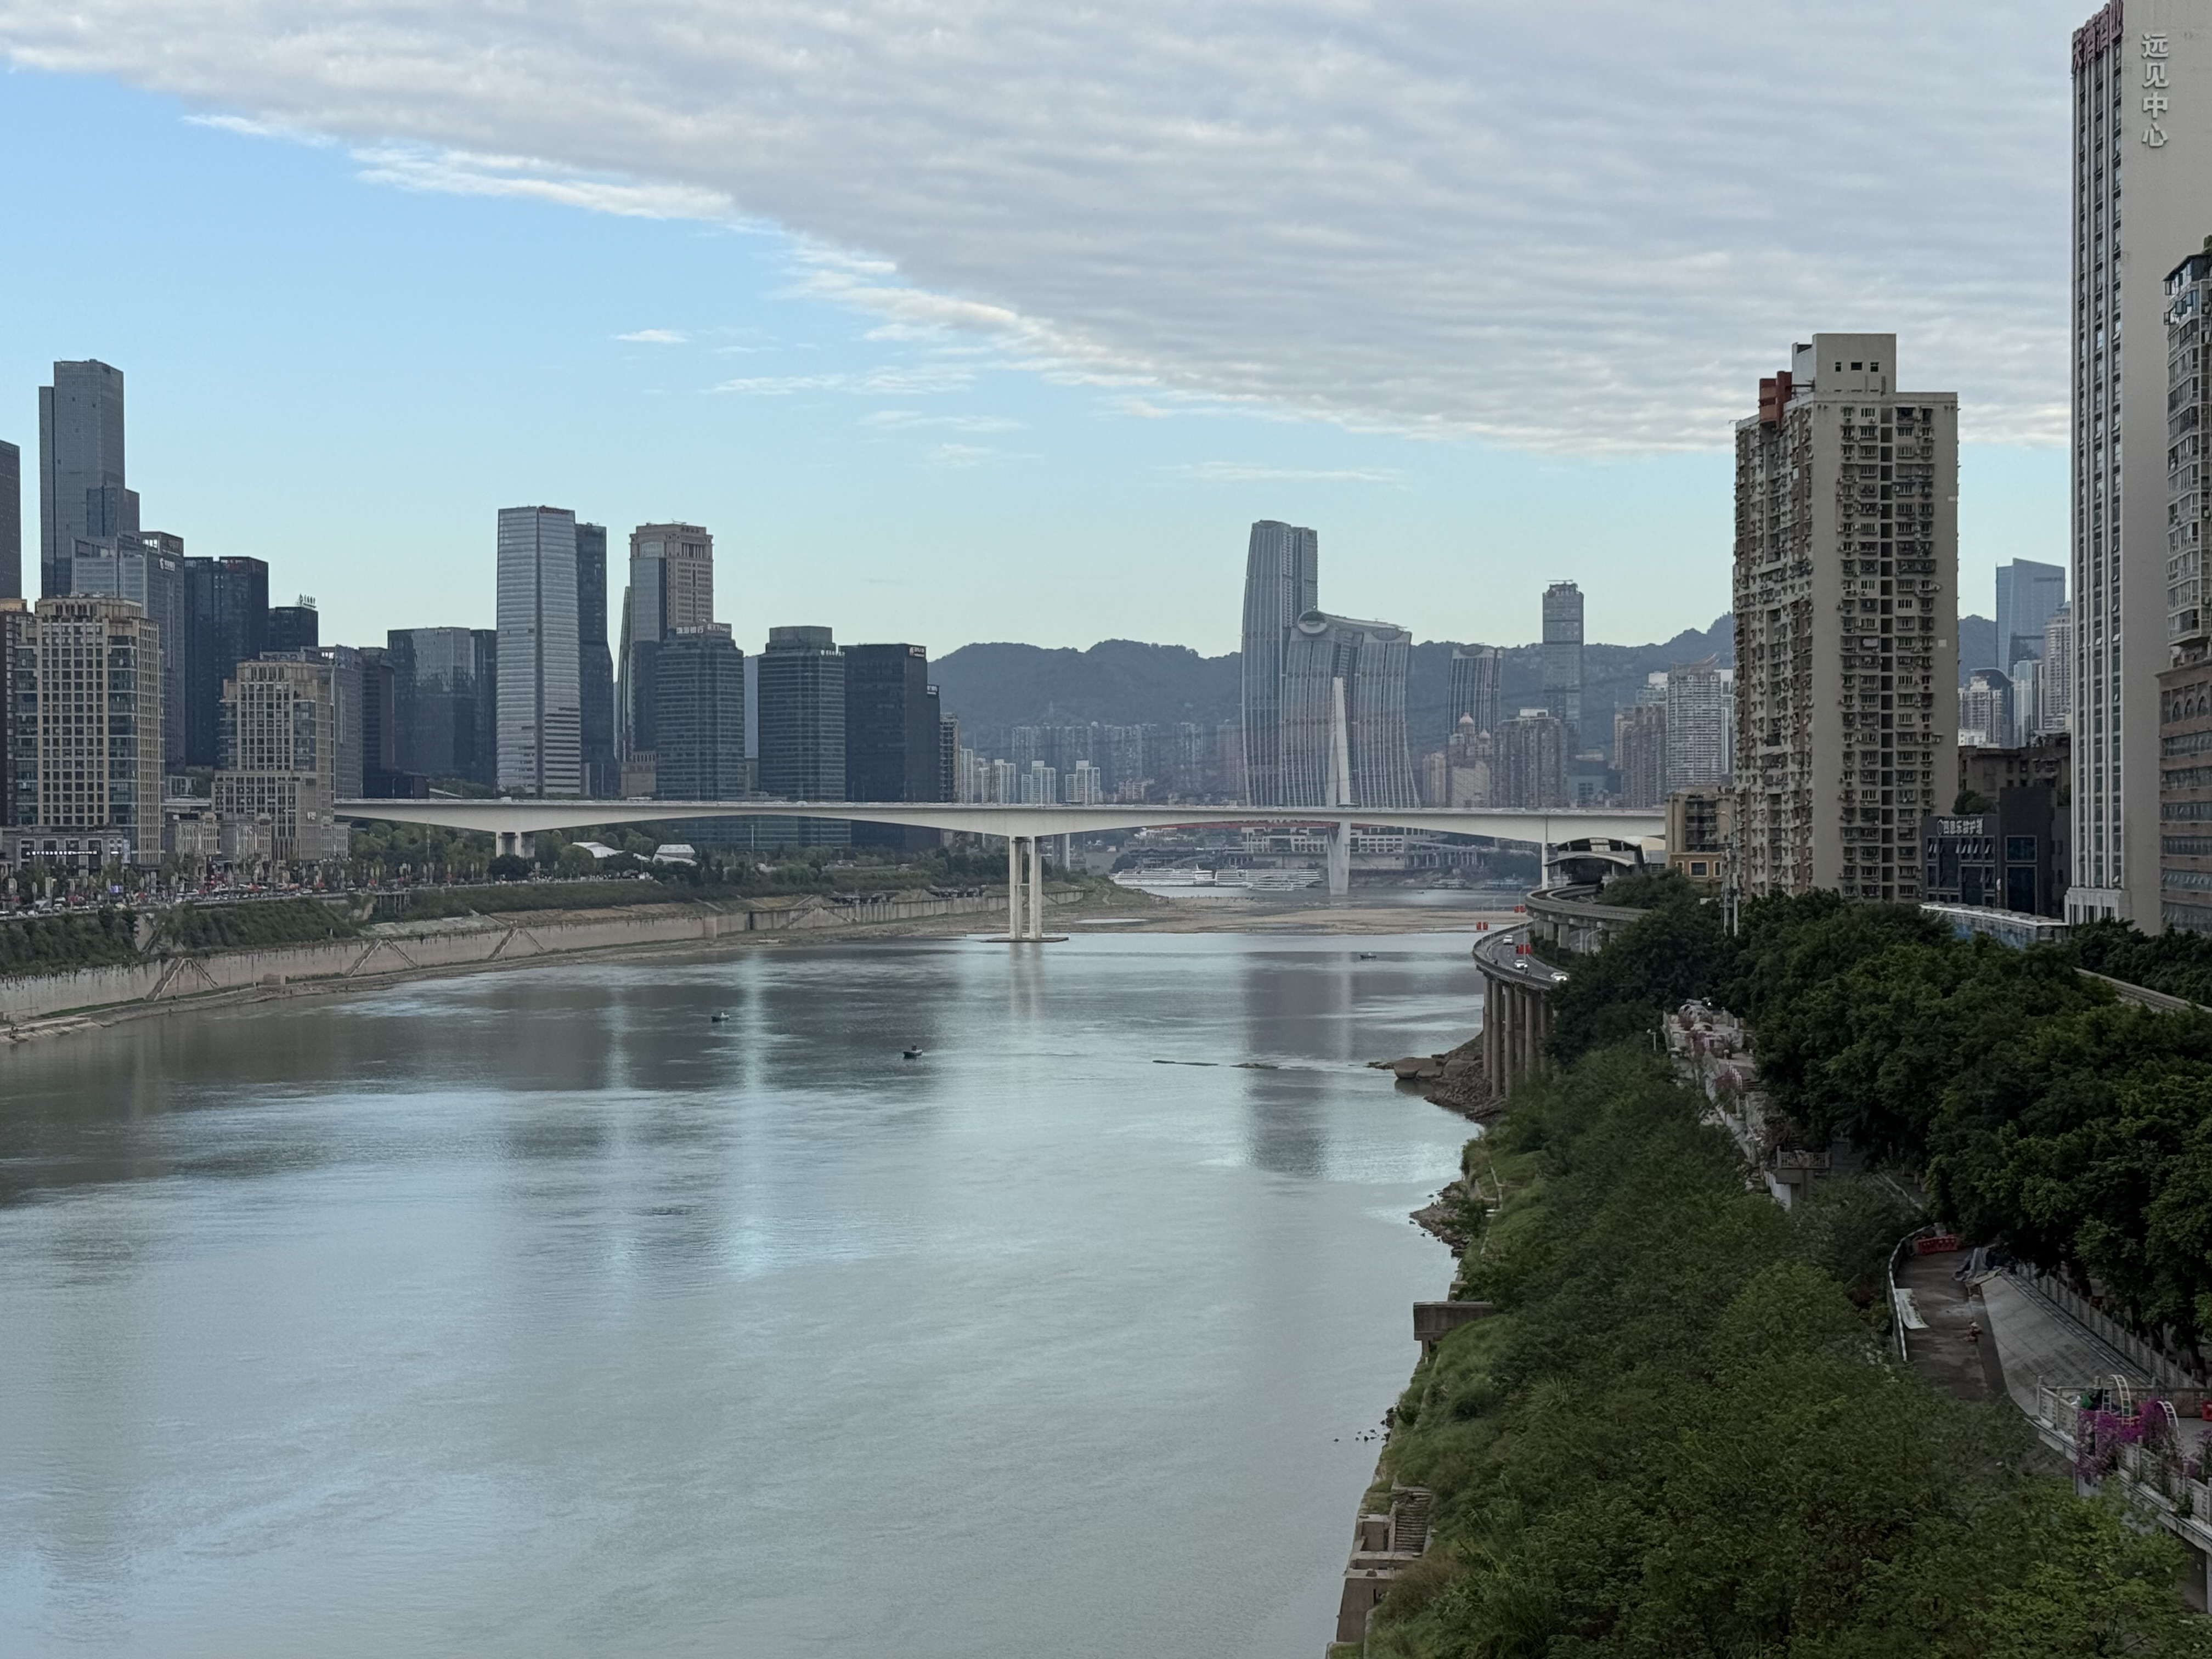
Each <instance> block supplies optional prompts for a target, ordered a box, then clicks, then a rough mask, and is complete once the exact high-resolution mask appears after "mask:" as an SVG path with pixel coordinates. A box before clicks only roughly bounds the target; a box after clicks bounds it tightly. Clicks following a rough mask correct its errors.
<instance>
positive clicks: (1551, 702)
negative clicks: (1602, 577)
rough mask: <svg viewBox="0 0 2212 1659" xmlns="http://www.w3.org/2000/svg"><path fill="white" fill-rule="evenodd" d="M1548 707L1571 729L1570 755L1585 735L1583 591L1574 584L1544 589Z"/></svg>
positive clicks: (1578, 747) (1546, 697)
mask: <svg viewBox="0 0 2212 1659" xmlns="http://www.w3.org/2000/svg"><path fill="white" fill-rule="evenodd" d="M1544 707H1545V708H1548V709H1550V710H1551V711H1552V713H1553V714H1554V715H1556V716H1557V717H1558V718H1559V721H1560V722H1561V723H1562V724H1563V725H1564V726H1565V727H1566V728H1567V752H1568V753H1569V754H1571V755H1572V754H1576V753H1578V752H1580V750H1581V747H1582V732H1583V591H1582V589H1581V588H1579V587H1577V586H1575V585H1574V584H1573V583H1572V582H1553V584H1552V585H1551V586H1549V587H1547V588H1546V589H1545V590H1544Z"/></svg>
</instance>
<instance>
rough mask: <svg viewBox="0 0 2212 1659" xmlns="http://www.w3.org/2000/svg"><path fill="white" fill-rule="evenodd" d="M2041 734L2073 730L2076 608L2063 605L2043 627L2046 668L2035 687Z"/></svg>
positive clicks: (2044, 667)
mask: <svg viewBox="0 0 2212 1659" xmlns="http://www.w3.org/2000/svg"><path fill="white" fill-rule="evenodd" d="M2036 700H2037V702H2038V703H2039V709H2038V714H2039V720H2038V730H2039V731H2041V732H2069V731H2071V730H2073V727H2074V607H2073V606H2072V605H2060V606H2059V607H2058V609H2057V610H2056V611H2052V612H2051V620H2050V621H2049V622H2047V623H2044V624H2043V668H2042V679H2041V683H2040V684H2039V685H2038V686H2037V687H2036Z"/></svg>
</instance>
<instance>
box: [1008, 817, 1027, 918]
mask: <svg viewBox="0 0 2212 1659" xmlns="http://www.w3.org/2000/svg"><path fill="white" fill-rule="evenodd" d="M1028 846H1029V838H1028V837H1027V836H1007V837H1006V942H1007V943H1008V944H1009V945H1011V944H1012V943H1014V942H1015V941H1016V940H1018V939H1021V938H1023V937H1024V933H1023V931H1022V888H1023V881H1022V877H1023V875H1024V873H1025V872H1024V869H1023V860H1024V859H1025V858H1026V857H1027V849H1028Z"/></svg>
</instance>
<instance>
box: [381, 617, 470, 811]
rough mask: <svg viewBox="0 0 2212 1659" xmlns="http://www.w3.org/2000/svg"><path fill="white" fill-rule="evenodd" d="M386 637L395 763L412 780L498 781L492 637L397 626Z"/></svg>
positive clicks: (465, 631)
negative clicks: (389, 662) (409, 775)
mask: <svg viewBox="0 0 2212 1659" xmlns="http://www.w3.org/2000/svg"><path fill="white" fill-rule="evenodd" d="M384 637H385V649H386V654H387V655H388V656H389V657H390V659H391V662H392V713H393V727H394V729H393V732H392V764H393V766H394V767H395V768H396V769H398V771H400V772H403V773H408V774H411V775H415V776H418V777H425V778H453V779H459V780H462V781H466V782H470V783H483V784H495V783H496V782H497V781H498V778H497V767H496V765H495V760H494V750H495V744H496V738H495V737H494V735H493V733H494V732H495V730H496V722H495V719H494V718H493V716H492V714H491V712H490V710H491V705H492V701H493V683H494V680H495V677H496V676H497V673H498V658H497V656H496V654H495V652H494V650H493V649H492V642H493V641H494V639H495V637H496V636H495V635H493V633H492V631H491V630H490V629H469V628H395V629H392V631H391V632H390V633H389V634H386V635H385V636H384Z"/></svg>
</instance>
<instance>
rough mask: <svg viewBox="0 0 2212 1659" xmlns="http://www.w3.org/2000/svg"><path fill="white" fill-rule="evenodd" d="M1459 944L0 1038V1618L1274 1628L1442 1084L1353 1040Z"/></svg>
mask: <svg viewBox="0 0 2212 1659" xmlns="http://www.w3.org/2000/svg"><path fill="white" fill-rule="evenodd" d="M1469 943H1470V940H1469V937H1468V935H1466V934H1463V933H1462V934H1458V935H1452V934H1448V933H1446V934H1428V935H1421V934H1411V935H1400V936H1394V937H1391V938H1388V939H1358V938H1346V937H1335V938H1322V937H1299V936H1289V937H1267V936H1261V935H1257V934H1246V935H1227V934H1183V935H1173V934H1162V935H1148V934H1139V935H1122V936H1103V937H1102V936H1088V937H1079V938H1077V939H1073V940H1072V941H1070V942H1069V943H1067V944H1065V945H1049V946H1045V947H1042V948H1040V947H1025V948H1024V949H1022V950H1019V951H1008V950H1007V949H1006V947H1004V946H989V945H982V944H980V943H976V942H972V941H969V940H961V939H939V940H910V941H898V942H884V943H874V944H868V943H860V942H854V943H849V944H845V945H816V946H810V947H802V948H788V947H787V948H776V949H758V950H751V951H743V952H739V953H735V954H732V955H729V956H726V957H721V958H720V959H715V960H700V959H695V960H689V961H671V962H640V963H595V964H568V965H564V966H560V967H551V968H544V969H518V970H515V971H513V972H508V973H502V974H486V975H475V976H469V977H462V978H455V979H448V980H442V981H426V982H422V983H418V984H415V985H410V986H403V987H398V988H395V989H390V990H385V991H380V992H376V993H371V994H357V995H354V996H350V997H345V998H332V999H302V1000H295V1001H290V1002H284V1003H277V1004H271V1005H264V1006H261V1007H258V1008H253V1009H249V1010H245V1011H240V1012H206V1013H201V1014H193V1015H185V1016H182V1017H179V1018H172V1019H167V1020H155V1021H149V1022H145V1023H143V1024H135V1025H127V1026H123V1027H119V1028H117V1029H115V1030H111V1031H108V1032H105V1033H100V1034H94V1035H89V1036H72V1037H68V1038H63V1039H57V1040H53V1041H51V1042H42V1043H37V1044H32V1045H27V1046H26V1047H24V1048H21V1049H19V1050H16V1051H15V1052H13V1053H9V1054H0V1264H4V1271H0V1651H4V1652H5V1653H7V1654H9V1656H12V1659H33V1656H46V1655H71V1656H75V1655H90V1654H98V1655H149V1656H161V1659H174V1656H202V1655H205V1656H223V1659H249V1656H264V1655H267V1656H277V1655H283V1656H297V1655H302V1654H314V1655H317V1656H324V1659H334V1656H356V1655H357V1656H364V1659H366V1656H378V1659H383V1656H389V1655H392V1654H395V1653H407V1654H411V1655H456V1656H459V1655H468V1656H471V1659H481V1656H510V1655H511V1656H518V1659H520V1656H530V1659H544V1656H568V1655H577V1656H582V1655H617V1654H640V1655H643V1654H652V1655H656V1656H660V1655H690V1654H715V1655H746V1656H750V1655H761V1656H769V1655H773V1656H777V1659H785V1656H793V1655H817V1656H834V1659H848V1656H850V1659H861V1656H866V1659H889V1656H901V1659H955V1656H958V1659H975V1656H993V1659H995V1656H1002V1655H1003V1656H1008V1659H1015V1656H1021V1659H1028V1656H1040V1655H1054V1656H1085V1659H1088V1656H1097V1659H1109V1656H1110V1659H1130V1656H1146V1659H1151V1656H1161V1659H1185V1656H1193V1659H1200V1656H1202V1659H1243V1656H1249V1659H1281V1656H1292V1659H1310V1656H1312V1655H1315V1654H1317V1653H1319V1652H1320V1650H1321V1648H1322V1644H1323V1642H1324V1640H1325V1639H1326V1638H1327V1636H1328V1632H1329V1630H1330V1628H1331V1626H1332V1622H1333V1619H1334V1611H1335V1606H1336V1599H1337V1580H1338V1577H1339V1575H1340V1573H1341V1571H1342V1569H1343V1563H1344V1556H1345V1552H1346V1547H1347V1546H1348V1543H1349V1541H1350V1530H1351V1521H1352V1511H1353V1507H1354V1504H1355V1502H1356V1500H1357V1498H1358V1493H1359V1492H1360V1491H1361V1490H1362V1488H1363V1487H1364V1484H1365V1482H1366V1480H1367V1478H1368V1475H1369V1474H1370V1470H1371V1468H1372V1466H1373V1462H1374V1456H1375V1450H1376V1449H1375V1447H1374V1446H1373V1445H1372V1444H1371V1443H1365V1442H1364V1441H1361V1440H1359V1439H1357V1438H1356V1437H1357V1436H1358V1435H1359V1434H1360V1433H1361V1432H1362V1431H1364V1430H1368V1429H1370V1428H1372V1427H1373V1425H1375V1424H1376V1420H1377V1419H1378V1418H1379V1417H1380V1415H1381V1413H1382V1412H1383V1408H1384V1407H1386V1406H1388V1405H1389V1403H1390V1401H1392V1399H1393V1398H1394V1397H1395V1395H1396V1392H1397V1390H1398V1389H1400V1388H1401V1386H1402V1385H1403V1383H1404V1381H1405V1377H1406V1375H1407V1371H1408V1370H1410V1369H1411V1366H1412V1364H1413V1359H1414V1358H1415V1352H1414V1346H1413V1338H1412V1330H1411V1322H1410V1316H1409V1314H1408V1311H1407V1310H1408V1304H1410V1303H1411V1302H1413V1300H1415V1299H1416V1298H1419V1297H1433V1296H1436V1295H1438V1294H1440V1293H1441V1292H1442V1290H1443V1284H1444V1281H1445V1278H1446V1275H1447V1271H1448V1267H1449V1261H1448V1258H1447V1257H1446V1256H1445V1255H1444V1254H1443V1250H1442V1249H1441V1248H1440V1247H1439V1246H1437V1244H1435V1243H1433V1242H1431V1241H1430V1240H1429V1239H1428V1238H1427V1237H1425V1236H1424V1235H1423V1234H1421V1233H1420V1232H1419V1231H1417V1230H1416V1229H1415V1228H1413V1226H1411V1225H1408V1223H1407V1211H1408V1210H1409V1209H1411V1208H1413V1207H1414V1206H1417V1205H1418V1204H1419V1203H1420V1202H1421V1201H1422V1200H1424V1199H1425V1197H1426V1196H1427V1195H1428V1194H1430V1193H1431V1192H1432V1191H1433V1190H1434V1189H1435V1188H1436V1187H1437V1185H1438V1184H1439V1183H1440V1182H1443V1180H1445V1179H1447V1178H1449V1176H1450V1175H1451V1174H1452V1173H1453V1171H1454V1169H1455V1163H1456V1158H1457V1150H1458V1147H1459V1145H1460V1143H1461V1142H1462V1140H1463V1139H1465V1136H1466V1133H1467V1125H1466V1124H1465V1123H1464V1122H1463V1121H1462V1120H1460V1119H1458V1118H1455V1117H1454V1116H1451V1115H1449V1114H1447V1113H1444V1112H1443V1111H1440V1110H1439V1109H1437V1108H1435V1107H1433V1106H1430V1105H1428V1104H1427V1103H1425V1102H1423V1101H1421V1100H1420V1099H1419V1098H1418V1097H1414V1096H1413V1095H1412V1094H1410V1093H1408V1092H1404V1091H1398V1090H1395V1089H1394V1087H1393V1086H1392V1085H1391V1084H1390V1082H1389V1079H1388V1078H1387V1077H1385V1076H1383V1075H1381V1074H1378V1073H1375V1072H1372V1071H1369V1070H1367V1069H1365V1068H1364V1064H1363V1062H1364V1061H1366V1060H1370V1059H1377V1058H1383V1057H1386V1056H1390V1055H1395V1054H1404V1053H1412V1052H1427V1051H1430V1050H1432V1049H1437V1048H1443V1047H1445V1046H1448V1045H1449V1044H1450V1043H1452V1042H1457V1041H1459V1040H1461V1039H1462V1038H1463V1037H1465V1036H1468V1034H1469V1033H1470V1031H1471V1030H1473V1028H1474V1023H1475V1019H1476V1009H1477V1005H1478V1001H1479V997H1480V991H1479V987H1478V982H1477V979H1476V975H1475V974H1474V969H1473V967H1472V964H1471V963H1470V962H1469V961H1468V945H1469ZM1361 951H1374V952H1376V959H1375V960H1372V961H1362V960H1359V959H1358V953H1359V952H1361ZM715 1012H726V1014H727V1016H728V1017H727V1018H726V1020H724V1021H722V1022H721V1023H719V1024H718V1023H714V1021H713V1020H712V1018H711V1016H712V1015H713V1014H714V1013H715ZM908 1044H919V1045H920V1046H921V1047H922V1048H924V1049H925V1050H926V1052H925V1053H924V1054H922V1055H921V1057H920V1058H919V1059H915V1060H903V1059H902V1057H901V1053H900V1051H901V1048H902V1047H903V1046H906V1045H908ZM1162 1061H1170V1062H1175V1063H1171V1064H1162V1063H1159V1062H1162ZM1236 1062H1256V1063H1257V1065H1256V1066H1251V1067H1248V1068H1246V1069H1237V1067H1236V1065H1235V1063H1236Z"/></svg>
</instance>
